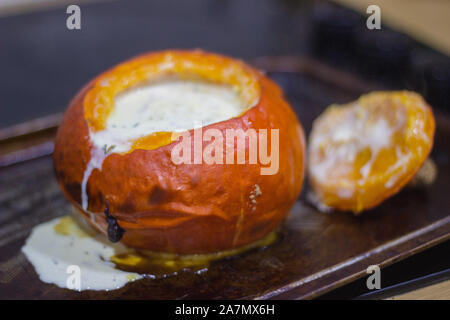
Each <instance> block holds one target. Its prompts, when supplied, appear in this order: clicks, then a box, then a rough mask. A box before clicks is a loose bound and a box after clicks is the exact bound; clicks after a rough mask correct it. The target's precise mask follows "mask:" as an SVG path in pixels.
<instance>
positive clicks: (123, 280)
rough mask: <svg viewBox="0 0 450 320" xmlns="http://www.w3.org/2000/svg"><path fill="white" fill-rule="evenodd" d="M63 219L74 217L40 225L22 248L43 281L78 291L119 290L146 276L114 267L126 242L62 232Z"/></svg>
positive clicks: (98, 236) (100, 236)
mask: <svg viewBox="0 0 450 320" xmlns="http://www.w3.org/2000/svg"><path fill="white" fill-rule="evenodd" d="M62 219H72V218H71V217H68V216H65V217H62V218H56V219H53V220H51V221H49V222H46V223H42V224H40V225H37V226H36V227H34V228H33V231H32V233H31V235H30V236H29V237H28V239H27V241H26V243H25V245H24V246H23V247H22V252H23V253H24V254H25V255H26V257H27V258H28V260H29V261H30V262H31V264H32V265H33V266H34V269H35V270H36V273H37V274H38V275H39V278H40V279H41V280H42V281H43V282H46V283H53V284H55V285H57V286H58V287H61V288H67V289H71V290H78V291H82V290H115V289H118V288H121V287H123V286H124V285H126V284H127V283H128V282H130V281H134V280H137V279H140V278H142V276H141V275H139V274H136V273H131V272H125V271H121V270H118V269H116V268H114V264H113V263H112V262H111V261H110V257H111V256H113V255H114V254H116V253H117V252H121V251H124V250H125V249H124V248H125V247H124V246H123V245H122V244H120V243H118V244H113V243H110V242H106V241H105V239H104V236H103V235H101V234H97V235H96V236H91V235H85V236H80V235H79V234H78V233H77V232H72V233H70V234H67V235H62V234H58V233H57V232H56V231H55V225H57V224H58V223H60V222H61V220H62ZM73 228H77V227H76V224H74V225H73ZM77 230H79V229H77ZM77 230H75V231H77ZM79 232H80V231H79ZM78 276H79V277H78Z"/></svg>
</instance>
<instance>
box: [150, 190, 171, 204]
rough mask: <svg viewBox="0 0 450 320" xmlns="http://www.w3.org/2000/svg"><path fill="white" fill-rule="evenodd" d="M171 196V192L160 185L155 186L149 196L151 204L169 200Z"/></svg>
mask: <svg viewBox="0 0 450 320" xmlns="http://www.w3.org/2000/svg"><path fill="white" fill-rule="evenodd" d="M170 198H171V192H170V191H167V190H164V189H162V188H160V187H155V188H154V189H153V191H152V193H151V194H150V197H149V198H148V203H149V204H160V203H163V202H167V201H169V200H170Z"/></svg>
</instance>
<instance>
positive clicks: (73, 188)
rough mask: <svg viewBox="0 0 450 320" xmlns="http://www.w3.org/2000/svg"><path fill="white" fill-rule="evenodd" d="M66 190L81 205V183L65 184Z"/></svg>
mask: <svg viewBox="0 0 450 320" xmlns="http://www.w3.org/2000/svg"><path fill="white" fill-rule="evenodd" d="M61 181H64V180H61ZM64 188H65V189H66V192H67V193H68V194H69V196H70V197H71V198H72V199H73V200H75V202H77V203H81V185H80V184H79V183H65V184H64Z"/></svg>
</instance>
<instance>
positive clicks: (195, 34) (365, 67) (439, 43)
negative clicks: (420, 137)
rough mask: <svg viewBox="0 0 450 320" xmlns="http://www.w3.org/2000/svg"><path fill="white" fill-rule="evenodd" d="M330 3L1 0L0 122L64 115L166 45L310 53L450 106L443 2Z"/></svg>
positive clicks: (447, 11)
mask: <svg viewBox="0 0 450 320" xmlns="http://www.w3.org/2000/svg"><path fill="white" fill-rule="evenodd" d="M337 3H338V4H336V3H332V2H329V1H313V0H243V1H242V0H225V1H224V0H190V1H177V0H152V1H148V0H111V1H107V0H104V1H88V0H84V1H78V2H73V1H66V0H1V1H0V98H1V99H0V128H1V127H6V126H10V125H13V124H17V123H19V122H23V121H26V120H30V119H34V118H37V117H42V116H45V115H48V114H52V113H55V112H61V111H63V110H64V108H65V107H66V106H67V104H68V102H69V100H70V98H71V97H72V96H73V95H74V94H75V93H76V92H77V90H78V89H79V88H80V87H81V86H82V85H83V84H84V83H86V82H87V81H88V80H89V79H91V78H92V77H93V76H95V75H96V74H98V73H99V72H101V71H103V70H105V69H106V68H108V67H110V66H112V65H114V64H116V63H118V62H120V61H122V60H124V59H127V58H129V57H132V56H134V55H136V54H139V53H142V52H145V51H148V50H159V49H165V48H203V49H205V50H211V51H216V52H220V53H224V54H228V55H232V56H235V57H240V58H243V59H246V60H247V61H249V62H251V61H252V60H253V59H255V58H257V57H260V56H267V55H271V56H273V55H301V56H307V57H313V58H314V59H321V60H325V61H327V63H330V64H333V65H334V66H337V67H339V68H340V69H344V70H347V71H351V72H355V73H357V74H361V73H363V74H364V76H365V78H367V79H372V80H374V81H379V82H382V83H384V84H386V83H388V84H389V87H391V88H409V89H414V90H417V91H420V92H422V93H423V94H424V95H425V96H426V98H427V99H428V100H429V102H431V103H432V104H433V105H434V106H436V107H439V108H443V109H446V108H447V109H448V108H449V106H448V103H449V102H448V101H450V99H449V92H450V67H449V58H448V56H446V54H449V53H450V1H447V0H396V1H387V0H385V1H357V0H340V1H337ZM369 3H370V4H378V5H379V6H380V8H381V22H382V30H381V31H380V30H368V29H367V27H366V23H365V22H366V19H367V17H368V16H369V15H368V14H366V12H365V11H366V8H367V6H368V4H369ZM69 4H78V5H79V6H80V8H81V30H69V29H67V27H66V19H67V17H68V16H69V15H68V14H67V13H66V8H67V6H68V5H69ZM349 8H351V9H349ZM357 12H358V13H357ZM391 27H393V28H395V30H396V31H397V32H391V31H390V28H391Z"/></svg>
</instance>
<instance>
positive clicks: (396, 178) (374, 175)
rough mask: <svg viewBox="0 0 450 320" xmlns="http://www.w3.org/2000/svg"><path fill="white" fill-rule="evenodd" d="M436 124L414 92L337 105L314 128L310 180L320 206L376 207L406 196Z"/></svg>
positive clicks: (376, 95)
mask: <svg viewBox="0 0 450 320" xmlns="http://www.w3.org/2000/svg"><path fill="white" fill-rule="evenodd" d="M434 130H435V122H434V116H433V113H432V110H431V108H430V106H429V105H428V104H427V103H426V102H425V101H424V99H423V98H422V97H421V96H420V95H419V94H417V93H414V92H409V91H393V92H387V91H386V92H384V91H383V92H373V93H370V94H367V95H363V96H361V97H360V98H359V99H358V100H357V101H354V102H351V103H348V104H345V105H331V106H330V107H328V108H327V109H326V110H325V111H324V112H323V113H322V114H321V115H320V116H319V117H318V118H317V119H316V120H315V121H314V123H313V129H312V132H311V135H310V137H309V145H308V177H309V181H310V183H311V186H312V189H313V194H314V198H315V200H314V201H317V203H318V205H319V207H320V206H327V207H331V208H334V209H337V210H344V211H353V212H354V213H356V214H358V213H360V212H361V211H363V210H366V209H370V208H373V207H375V206H377V205H378V204H380V203H381V202H382V201H384V200H385V199H387V198H389V197H390V196H392V195H393V194H395V193H397V192H398V191H400V190H401V189H402V188H403V187H404V186H405V185H406V184H407V183H408V182H409V181H410V180H411V179H412V178H413V177H414V176H415V175H416V173H417V172H418V171H419V169H420V168H421V167H422V165H423V164H424V162H425V160H426V159H427V157H428V155H429V153H430V151H431V149H432V146H433V138H434Z"/></svg>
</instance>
